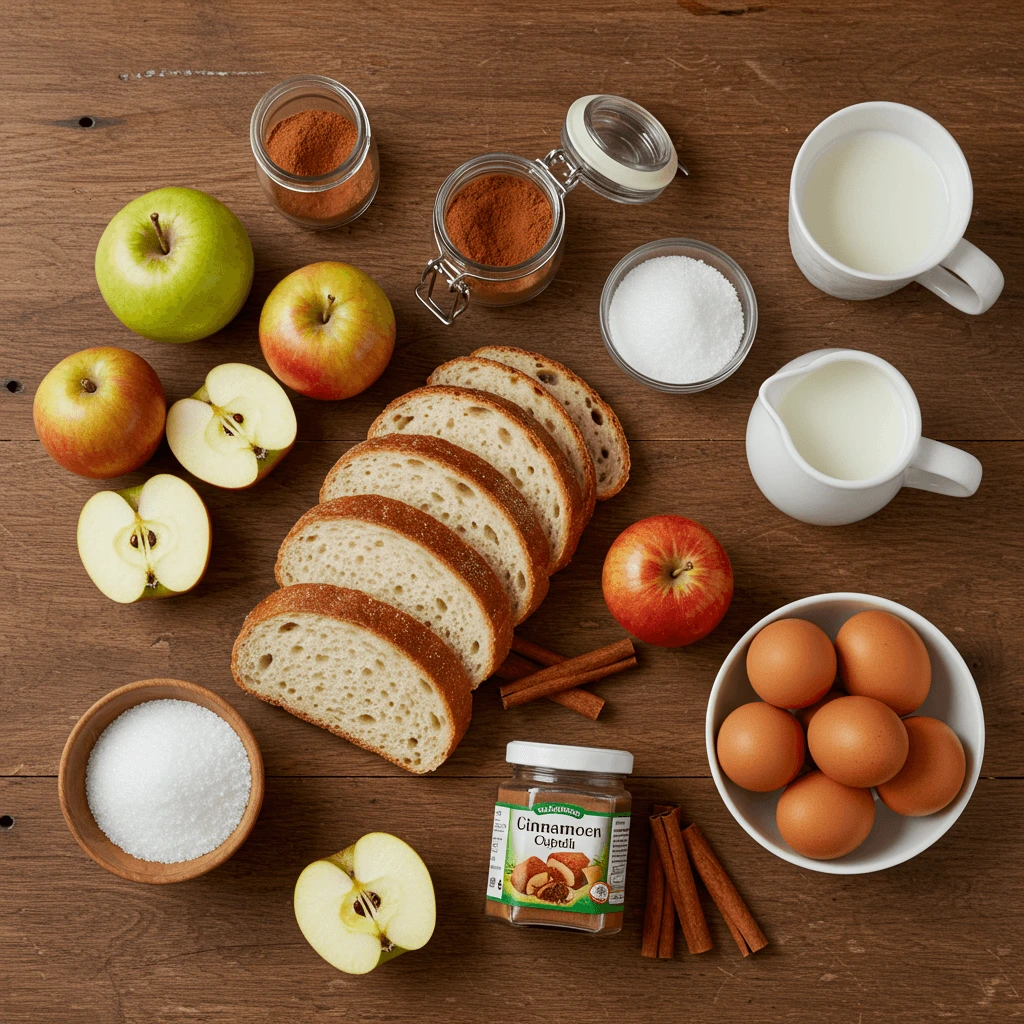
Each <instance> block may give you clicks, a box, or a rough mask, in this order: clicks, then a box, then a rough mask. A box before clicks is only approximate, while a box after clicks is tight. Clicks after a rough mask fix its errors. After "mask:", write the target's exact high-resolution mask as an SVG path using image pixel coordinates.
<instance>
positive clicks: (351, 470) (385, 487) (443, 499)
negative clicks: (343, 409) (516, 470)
mask: <svg viewBox="0 0 1024 1024" xmlns="http://www.w3.org/2000/svg"><path fill="white" fill-rule="evenodd" d="M350 494H380V495H384V496H385V497H389V498H395V499H397V500H398V501H404V502H405V503H406V504H408V505H412V506H414V507H415V508H418V509H419V510H420V511H422V512H425V513H426V514H427V515H429V516H432V517H433V518H434V519H436V520H438V521H439V522H441V523H443V524H444V525H445V526H448V527H450V528H451V529H452V530H454V531H455V533H457V534H458V535H459V536H460V537H461V538H462V539H463V540H464V541H465V542H466V543H467V544H468V545H469V546H470V547H471V548H473V550H474V551H476V552H478V553H479V554H480V555H481V557H482V558H483V559H484V561H485V562H486V563H487V564H488V565H489V566H490V567H491V568H492V569H493V570H494V571H495V573H496V574H497V576H498V579H499V580H501V582H502V584H503V586H504V587H505V592H506V594H507V595H508V598H509V601H510V603H511V605H512V621H513V623H514V624H518V623H520V622H522V621H523V619H525V618H526V617H527V616H528V615H530V614H531V613H532V612H533V611H534V610H535V609H536V608H537V606H538V605H539V604H540V603H541V601H542V600H543V599H544V595H545V594H547V592H548V552H549V548H548V542H547V539H546V538H545V536H544V531H543V530H542V529H541V527H540V523H539V522H538V521H537V517H536V516H535V515H534V514H533V511H532V510H531V509H530V506H529V505H527V503H526V500H525V499H524V498H523V496H522V495H521V494H520V493H519V492H518V491H517V490H516V489H515V487H513V486H512V484H510V483H509V482H508V480H506V479H505V477H503V476H502V475H501V473H499V472H498V471H497V470H496V469H495V468H494V467H493V466H492V465H491V464H490V463H488V462H485V461H484V460H483V459H481V458H480V457H479V456H477V455H474V454H472V452H467V451H466V450H465V449H463V448H459V447H458V446H457V445H454V444H451V443H450V442H449V441H445V440H443V439H442V438H439V437H421V436H418V435H416V434H389V435H387V436H386V437H376V438H372V439H371V440H369V441H363V442H362V444H357V445H355V446H353V447H352V448H350V449H349V450H348V451H347V452H346V453H345V454H344V455H342V457H341V458H340V459H338V461H337V462H336V463H335V464H334V467H333V468H332V469H331V471H330V472H329V473H328V474H327V479H326V480H325V481H324V485H323V487H322V488H321V490H320V500H321V501H322V502H326V501H329V500H330V499H332V498H338V497H342V496H344V495H350Z"/></svg>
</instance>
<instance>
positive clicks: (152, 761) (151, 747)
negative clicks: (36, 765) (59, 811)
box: [85, 700, 252, 864]
mask: <svg viewBox="0 0 1024 1024" xmlns="http://www.w3.org/2000/svg"><path fill="white" fill-rule="evenodd" d="M251 782H252V776H251V772H250V767H249V757H248V755H247V754H246V752H245V747H244V746H242V741H241V740H240V739H239V738H238V734H237V733H236V732H235V730H234V729H232V728H231V726H230V725H228V723H227V722H225V721H224V719H223V718H221V717H220V716H219V715H217V714H214V712H212V711H210V710H209V709H207V708H204V707H200V706H199V705H198V704H193V703H192V702H191V701H185V700H151V701H146V702H145V703H143V704H138V705H136V706H135V707H133V708H129V709H128V710H127V711H125V712H124V714H122V715H119V716H118V717H117V718H115V719H114V721H113V722H111V723H110V725H108V726H107V727H106V729H104V730H103V732H102V733H101V734H100V737H99V739H98V740H97V741H96V744H95V746H94V747H93V748H92V753H90V755H89V763H88V764H87V765H86V770H85V795H86V798H87V799H88V801H89V809H90V810H91V811H92V815H93V817H94V818H95V819H96V824H97V825H99V827H100V828H101V829H102V830H103V832H104V834H105V835H106V836H107V838H108V839H109V840H110V841H111V842H112V843H114V844H115V845H117V846H119V847H121V849H122V850H124V851H125V853H130V854H131V855H132V856H133V857H138V858H139V859H140V860H148V861H157V862H159V863H161V864H177V863H179V862H180V861H184V860H193V859H194V858H195V857H201V856H202V855H203V854H204V853H209V852H210V850H213V849H215V848H216V847H218V846H220V844H221V843H222V842H224V840H225V839H227V837H228V836H229V835H231V833H232V832H233V831H234V830H235V826H237V825H238V823H239V821H241V820H242V814H243V813H244V811H245V807H246V804H248V802H249V788H250V786H251Z"/></svg>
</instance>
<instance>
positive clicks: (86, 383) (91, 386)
mask: <svg viewBox="0 0 1024 1024" xmlns="http://www.w3.org/2000/svg"><path fill="white" fill-rule="evenodd" d="M82 390H83V391H86V392H88V393H89V394H90V395H91V394H93V392H95V390H96V382H95V381H92V380H89V378H88V377H83V378H82Z"/></svg>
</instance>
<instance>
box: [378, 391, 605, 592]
mask: <svg viewBox="0 0 1024 1024" xmlns="http://www.w3.org/2000/svg"><path fill="white" fill-rule="evenodd" d="M433 396H437V397H446V398H450V399H453V400H456V401H460V402H472V403H473V404H475V405H483V406H490V407H491V408H492V409H493V410H494V411H495V412H498V413H501V414H503V415H504V416H506V417H507V418H508V419H510V420H513V421H514V422H515V424H516V425H517V426H518V427H520V428H521V429H522V430H523V432H524V433H526V434H527V436H528V437H530V439H531V440H532V441H534V443H535V445H536V447H537V448H538V449H541V450H543V451H544V452H545V453H546V454H547V456H548V457H549V458H550V460H551V462H552V463H553V467H554V470H555V475H556V477H557V479H558V483H559V484H560V486H561V490H562V498H563V505H564V507H565V509H566V511H567V513H568V521H569V529H568V530H567V531H566V538H565V544H564V546H563V548H562V550H561V551H560V552H552V554H551V564H550V566H549V568H550V571H551V572H557V571H558V570H559V569H563V568H565V566H567V565H568V564H569V560H570V559H571V558H572V556H573V553H574V552H575V551H576V545H577V544H578V543H579V539H580V535H581V534H582V533H583V528H584V526H586V518H585V517H584V515H583V495H582V494H581V493H580V488H579V484H577V483H576V474H575V473H573V471H572V467H571V466H570V465H569V460H568V459H567V458H566V457H565V454H564V453H563V452H562V449H561V448H559V447H558V445H557V444H555V440H554V438H553V437H552V436H551V434H550V433H548V431H547V428H545V427H543V426H541V424H539V423H537V421H536V420H534V419H532V417H530V415H529V414H528V413H526V412H524V411H523V410H522V409H520V408H519V406H518V405H516V404H515V403H514V402H510V401H509V400H508V399H507V398H502V397H501V396H499V395H492V394H491V393H490V392H489V391H479V390H477V389H476V388H457V387H453V386H451V385H449V384H438V385H435V386H432V387H425V388H416V389H415V390H414V391H409V392H408V393H406V394H404V395H400V396H399V397H398V398H396V399H395V400H394V401H393V402H390V403H389V404H388V405H387V407H386V408H385V409H384V411H383V412H381V413H380V415H379V416H378V417H377V418H376V419H375V420H374V421H373V423H371V424H370V429H369V431H368V432H367V437H374V436H375V432H376V431H377V430H378V429H384V428H385V426H386V424H387V420H388V418H389V417H390V416H392V415H394V413H395V412H396V411H397V410H398V409H400V408H401V407H402V405H403V403H407V402H409V401H412V400H415V399H418V398H421V397H425V398H430V397H433ZM485 461H486V460H485Z"/></svg>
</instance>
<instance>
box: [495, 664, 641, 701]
mask: <svg viewBox="0 0 1024 1024" xmlns="http://www.w3.org/2000/svg"><path fill="white" fill-rule="evenodd" d="M565 664H566V665H568V664H569V663H568V662H565ZM561 667H562V666H561V665H556V666H555V668H561ZM635 667H636V658H633V657H630V658H623V659H622V661H615V662H612V663H611V664H610V665H602V666H599V667H597V668H591V669H586V670H585V671H582V672H575V673H565V674H562V675H553V676H547V677H546V678H543V679H542V678H541V677H542V676H544V674H545V673H546V672H552V671H553V669H542V670H541V671H540V672H534V674H533V675H532V676H525V677H524V678H522V679H520V680H518V682H515V683H508V684H506V685H505V686H503V687H502V688H501V702H502V704H503V705H504V706H505V709H506V710H508V708H515V707H519V706H520V705H521V704H529V703H530V702H531V701H534V700H538V699H539V698H541V697H550V696H551V695H552V694H554V693H561V692H562V691H564V690H571V689H574V688H575V687H577V686H584V685H585V684H587V683H596V682H597V680H598V679H604V678H606V677H607V676H613V675H615V674H616V673H618V672H623V671H625V670H626V669H627V668H635Z"/></svg>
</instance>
